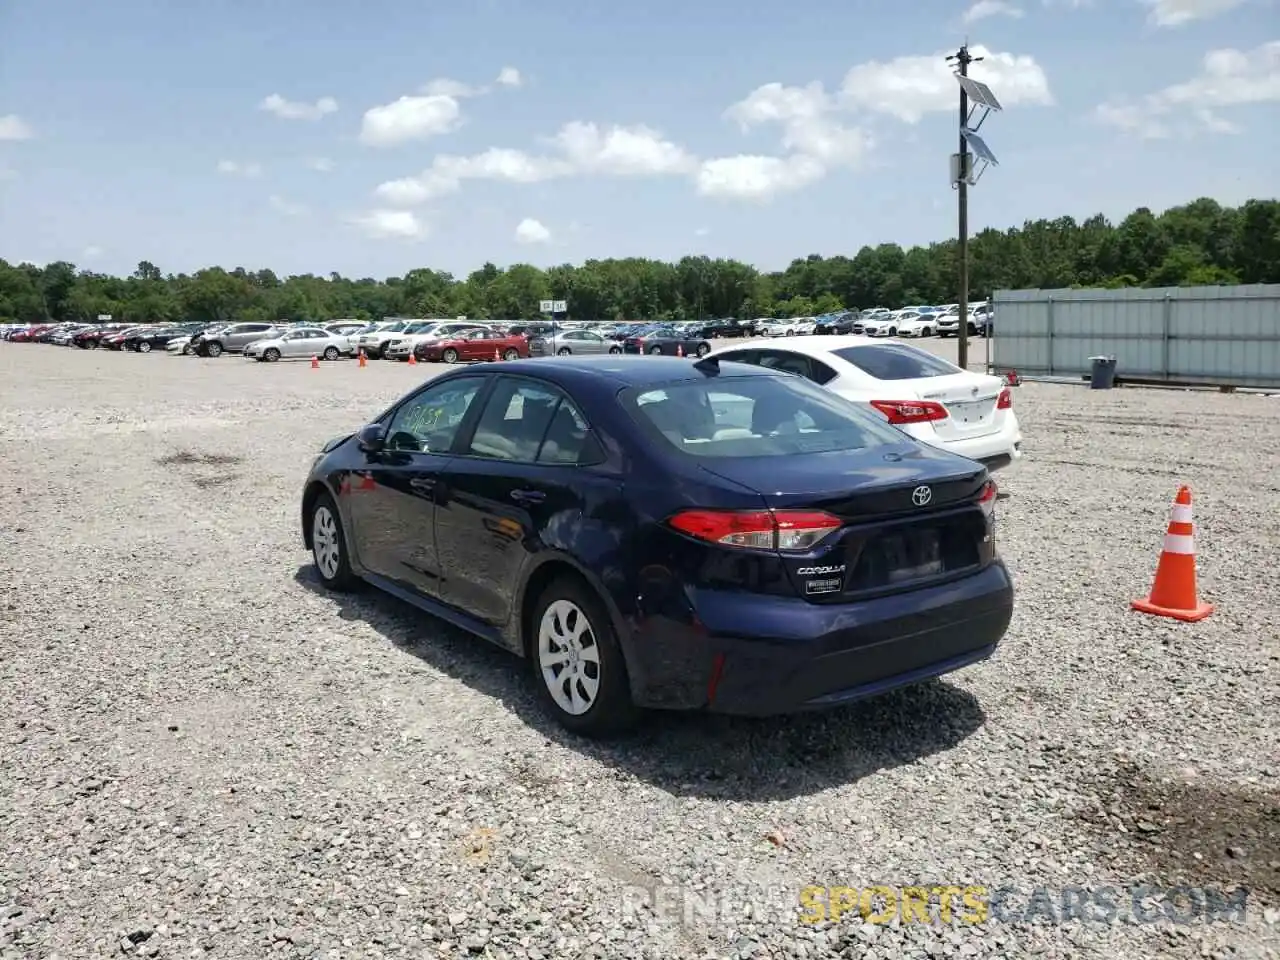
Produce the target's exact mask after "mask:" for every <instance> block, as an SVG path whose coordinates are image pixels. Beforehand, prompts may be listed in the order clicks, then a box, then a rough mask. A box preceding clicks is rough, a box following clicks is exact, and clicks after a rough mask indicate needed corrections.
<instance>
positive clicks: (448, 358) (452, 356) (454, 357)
mask: <svg viewBox="0 0 1280 960" xmlns="http://www.w3.org/2000/svg"><path fill="white" fill-rule="evenodd" d="M444 362H445V363H457V362H458V351H457V350H455V349H453V347H450V348H449V349H448V350H446V351H445V352H444Z"/></svg>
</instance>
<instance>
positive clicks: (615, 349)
mask: <svg viewBox="0 0 1280 960" xmlns="http://www.w3.org/2000/svg"><path fill="white" fill-rule="evenodd" d="M621 352H622V348H621V347H610V348H609V353H610V354H618V353H621Z"/></svg>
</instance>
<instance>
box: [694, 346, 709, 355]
mask: <svg viewBox="0 0 1280 960" xmlns="http://www.w3.org/2000/svg"><path fill="white" fill-rule="evenodd" d="M694 352H695V353H696V354H697V355H698V356H700V357H705V356H706V355H707V354H708V353H710V352H711V344H709V343H700V344H698V349H697V350H695V351H694Z"/></svg>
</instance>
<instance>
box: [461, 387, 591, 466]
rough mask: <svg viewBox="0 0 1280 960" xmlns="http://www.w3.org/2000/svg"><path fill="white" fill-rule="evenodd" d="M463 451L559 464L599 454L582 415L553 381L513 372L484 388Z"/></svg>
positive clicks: (588, 459)
mask: <svg viewBox="0 0 1280 960" xmlns="http://www.w3.org/2000/svg"><path fill="white" fill-rule="evenodd" d="M467 453H469V454H471V455H472V456H477V457H488V458H490V459H493V460H512V461H518V462H522V463H535V462H536V463H551V464H561V465H572V464H579V465H583V464H587V463H594V462H597V461H598V460H599V459H600V458H599V456H598V453H599V448H598V446H596V444H595V441H594V439H593V438H592V437H591V433H590V431H589V430H588V429H587V424H586V421H585V420H584V419H583V417H582V414H581V413H579V412H578V409H577V408H576V407H575V406H574V405H573V403H572V401H570V400H569V398H568V397H566V396H564V394H562V393H561V392H560V391H559V390H557V389H555V388H554V387H551V386H548V385H543V384H539V383H533V382H530V381H527V380H517V379H514V378H504V379H502V380H500V381H499V382H498V385H497V387H496V388H495V389H494V391H493V393H492V394H490V396H489V400H488V401H487V402H486V404H485V408H484V412H483V413H482V414H481V415H480V421H479V423H477V424H476V430H475V434H474V436H473V437H472V439H471V445H470V448H469V449H468V450H467Z"/></svg>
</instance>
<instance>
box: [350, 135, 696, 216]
mask: <svg viewBox="0 0 1280 960" xmlns="http://www.w3.org/2000/svg"><path fill="white" fill-rule="evenodd" d="M548 142H549V145H551V146H554V147H555V148H556V149H555V153H554V154H551V155H540V154H533V153H528V152H526V151H524V150H513V149H510V148H507V147H490V148H489V149H488V150H485V151H484V152H482V153H478V154H474V155H473V156H469V157H460V156H450V155H448V154H444V155H441V156H438V157H436V159H435V161H434V162H433V163H432V164H431V166H430V167H428V168H427V169H426V170H423V171H422V172H421V173H419V174H417V175H416V176H411V177H402V178H401V179H399V180H389V181H387V182H386V183H383V184H380V185H379V186H378V187H377V188H376V189H375V191H374V193H375V194H376V195H377V196H378V198H379V199H380V200H381V201H382V202H383V203H386V204H389V205H390V206H393V207H411V206H416V205H418V204H421V203H426V202H427V201H429V200H434V199H436V198H437V197H442V196H445V195H447V194H451V193H456V192H457V191H458V190H460V189H461V188H462V184H463V182H464V181H467V180H489V181H498V182H504V183H542V182H544V181H547V180H555V179H560V178H563V177H569V176H573V175H590V174H594V175H599V176H662V175H669V174H683V173H689V172H691V171H693V170H694V169H695V168H696V165H697V160H696V159H695V158H694V157H692V156H690V155H689V154H688V153H686V152H685V151H684V150H683V149H682V148H681V147H679V146H677V145H676V144H674V143H672V142H671V141H669V140H666V139H664V138H663V137H662V135H661V134H660V133H658V132H657V131H655V130H651V129H649V128H648V127H617V126H615V127H609V128H607V129H602V128H600V127H598V126H597V125H596V124H593V123H582V122H580V121H574V122H572V123H567V124H565V125H564V127H562V128H561V130H560V132H559V133H557V134H556V135H555V136H554V137H551V138H550V140H549V141H548Z"/></svg>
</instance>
